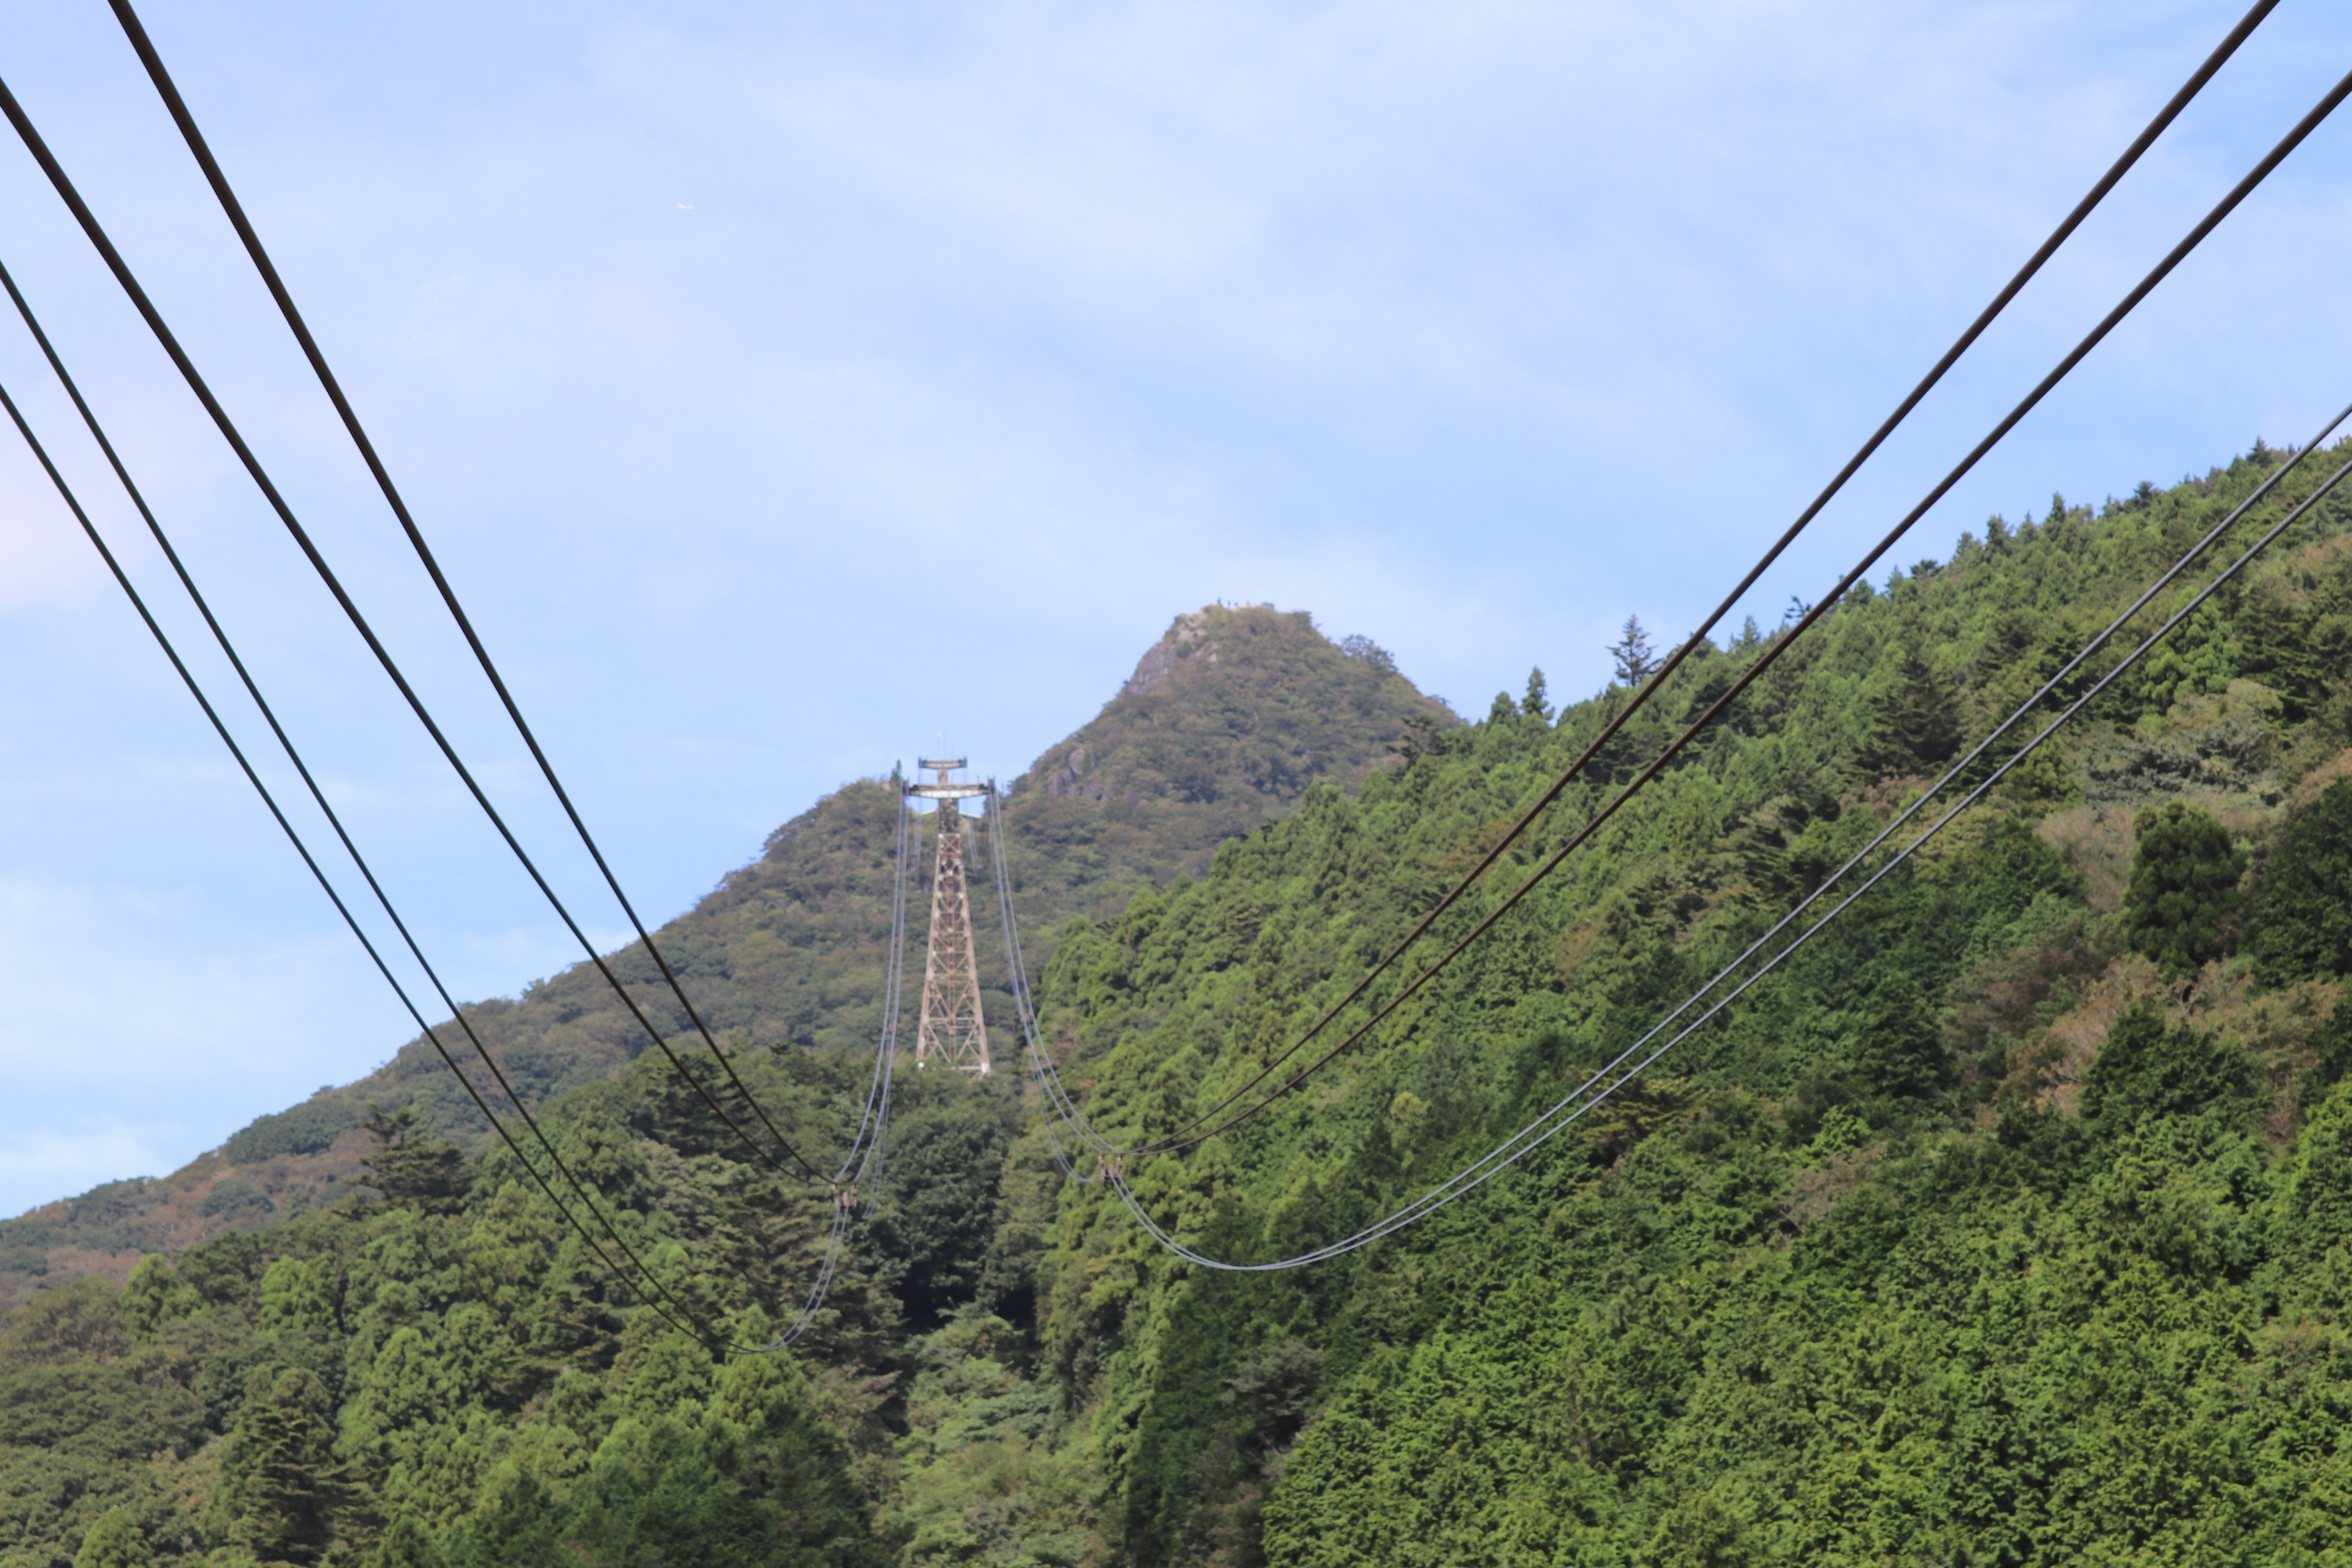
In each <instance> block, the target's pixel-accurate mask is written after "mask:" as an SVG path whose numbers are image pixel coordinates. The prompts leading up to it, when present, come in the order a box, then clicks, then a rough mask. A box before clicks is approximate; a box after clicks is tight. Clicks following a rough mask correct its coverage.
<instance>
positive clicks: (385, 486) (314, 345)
mask: <svg viewBox="0 0 2352 1568" xmlns="http://www.w3.org/2000/svg"><path fill="white" fill-rule="evenodd" d="M111 4H112V5H113V7H114V15H115V18H116V20H117V21H119V22H120V23H121V25H122V30H123V32H124V33H125V34H126V35H127V36H128V37H129V38H130V40H131V47H132V48H133V49H134V50H136V51H137V52H138V55H139V59H140V62H141V63H142V65H144V66H145V67H146V68H147V74H148V76H149V77H150V78H151V79H152V80H153V81H154V84H155V90H156V91H157V92H158V93H159V94H160V95H161V96H162V98H163V103H164V107H165V108H167V109H168V110H170V111H171V114H172V120H173V123H174V124H176V125H177V126H178V127H179V128H180V134H181V135H182V137H183V138H184V139H185V140H186V142H187V143H188V150H189V151H190V152H191V153H194V155H195V160H196V163H197V165H198V166H199V167H200V168H202V169H203V171H204V174H205V180H206V181H207V182H208V183H209V184H211V186H212V188H213V194H214V195H215V196H216V197H218V198H219V201H220V204H221V207H222V210H223V211H224V212H226V214H227V215H228V220H229V223H230V225H231V226H233V227H235V228H236V234H237V237H238V238H239V239H240V240H242V241H244V243H245V248H246V253H247V255H249V256H250V257H251V258H253V264H254V266H255V268H257V270H258V271H259V272H260V274H261V279H262V281H263V282H264V283H265V284H267V285H268V289H269V296H270V298H271V299H273V300H276V301H277V302H278V310H279V312H280V313H281V314H283V315H284V316H285V318H286V324H287V326H288V327H289V328H291V329H292V331H293V333H294V338H295V341H296V342H299V344H300V345H301V348H302V353H303V357H304V358H306V359H308V360H309V361H310V368H311V370H312V371H314V372H315V373H316V374H317V375H318V377H319V384H320V386H322V387H324V388H325V389H326V393H327V397H328V400H329V401H330V402H331V403H332V404H333V405H335V412H336V414H337V415H338V416H341V419H342V422H343V428H344V429H345V430H347V431H349V432H350V434H351V437H352V444H353V445H354V446H356V447H358V448H359V451H360V456H361V458H362V459H364V460H365V462H366V464H367V468H368V472H369V473H371V474H372V475H373V476H374V477H375V482H376V485H377V487H378V488H379V489H382V490H383V498H384V500H386V501H387V502H389V503H390V504H391V507H392V510H393V515H394V517H396V518H398V519H399V520H400V526H401V528H402V530H403V531H404V532H406V534H407V535H408V542H409V543H410V544H411V545H412V546H413V547H414V548H415V551H416V554H417V558H418V559H419V560H420V561H422V562H423V563H424V564H425V572H426V574H428V575H430V576H431V577H432V579H433V585H434V587H435V588H436V589H438V590H439V591H440V595H441V601H442V603H443V604H445V605H447V606H448V609H449V614H450V616H451V617H452V618H453V619H454V620H456V622H457V629H458V630H459V631H460V632H462V633H463V634H464V635H465V638H466V645H467V647H470V648H472V649H473V650H474V658H476V659H477V660H478V662H479V663H480V664H481V667H482V673H483V674H484V675H486V676H488V678H489V682H490V686H491V688H492V689H494V690H495V691H497V693H498V694H499V702H500V703H501V704H503V705H504V706H505V708H506V710H507V717H508V718H509V719H510V720H512V721H513V722H514V727H515V732H516V733H517V734H519V735H520V736H521V737H522V741H523V744H524V745H525V746H527V747H529V748H530V754H531V759H532V760H533V761H534V762H536V763H538V764H539V771H540V773H541V774H543V775H544V776H545V777H546V779H547V784H548V787H549V788H550V789H551V790H552V791H554V793H555V798H556V800H557V801H558V802H560V803H561V804H562V807H563V814H564V816H567V817H569V818H571V821H572V830H573V831H574V832H576V833H577V834H579V836H580V842H581V843H582V844H583V846H585V847H586V848H587V850H588V855H589V858H591V859H593V861H595V863H596V869H597V871H598V872H599V873H600V874H601V875H602V876H603V877H604V885H605V886H606V887H607V888H610V889H612V892H613V897H614V900H615V901H616V902H618V903H619V904H620V906H621V910H622V912H623V913H625V915H627V916H628V918H629V926H630V929H632V930H633V931H635V932H636V934H637V941H638V942H642V943H643V944H644V945H645V950H646V955H647V956H649V957H650V958H652V960H653V961H654V963H655V966H656V968H658V969H659V970H660V971H661V974H662V978H663V980H665V981H666V982H667V983H668V985H669V989H670V994H672V995H674V996H676V997H677V1004H678V1005H679V1006H680V1007H682V1008H684V1009H685V1011H686V1016H687V1017H688V1019H690V1020H692V1022H693V1024H694V1027H695V1031H696V1033H698V1034H699V1035H700V1036H701V1037H702V1039H703V1043H704V1044H705V1045H707V1046H709V1047H710V1054H711V1055H712V1056H714V1057H716V1058H719V1067H720V1068H722V1069H724V1070H725V1072H726V1074H727V1078H728V1081H729V1082H730V1083H731V1084H733V1085H734V1088H735V1092H736V1093H737V1094H739V1095H740V1096H741V1097H742V1100H743V1102H744V1103H745V1104H746V1105H748V1106H750V1107H751V1110H752V1113H753V1114H754V1115H756V1116H757V1117H758V1118H759V1119H760V1121H761V1125H763V1126H764V1127H766V1128H767V1130H768V1133H769V1135H770V1136H771V1137H772V1138H774V1139H775V1141H776V1142H777V1144H778V1145H779V1146H780V1147H781V1148H782V1149H783V1150H784V1152H786V1153H787V1154H790V1155H791V1156H792V1158H793V1160H795V1161H797V1162H799V1163H800V1165H801V1167H802V1169H803V1170H804V1171H806V1172H807V1173H808V1174H810V1175H811V1176H815V1175H816V1171H815V1169H814V1167H812V1166H810V1165H809V1163H808V1162H807V1161H805V1160H802V1159H801V1157H800V1155H799V1154H798V1153H797V1152H793V1147H792V1144H791V1143H790V1142H787V1141H786V1139H785V1137H784V1135H783V1133H782V1132H781V1131H778V1130H777V1128H776V1124H775V1123H774V1122H773V1121H770V1120H769V1117H768V1113H767V1111H766V1110H763V1109H762V1108H761V1105H760V1102H759V1100H757V1099H755V1098H754V1097H753V1096H752V1093H751V1088H750V1086H749V1085H747V1084H745V1083H744V1081H743V1079H742V1078H741V1077H740V1075H739V1074H737V1072H736V1071H735V1064H734V1063H733V1062H731V1061H730V1060H729V1059H728V1058H727V1053H726V1052H724V1051H722V1050H720V1049H719V1042H718V1040H717V1039H716V1038H715V1037H713V1036H712V1034H711V1032H710V1026H709V1025H708V1024H706V1023H705V1022H703V1018H702V1014H701V1012H700V1011H699V1010H698V1008H697V1007H696V1006H695V1005H694V1002H693V1000H692V998H690V997H688V995H687V994H686V986H685V984H683V983H682V982H680V980H679V979H678V977H677V971H676V970H675V969H673V968H671V967H670V962H669V960H668V959H667V957H665V956H664V955H663V953H662V951H661V949H660V948H659V947H658V946H656V944H655V942H654V938H653V933H652V932H651V931H648V930H646V922H645V921H643V920H641V919H639V918H638V916H637V910H636V906H635V904H634V903H632V902H631V901H630V900H629V895H628V894H627V893H626V892H625V891H623V890H622V888H621V882H620V879H619V878H618V877H617V876H615V875H614V872H613V868H612V866H611V865H610V864H609V863H608V862H607V861H606V860H605V858H604V850H603V849H601V848H600V847H597V843H596V840H595V838H594V837H593V835H591V834H590V833H589V831H588V824H587V822H586V820H585V819H584V818H583V817H582V816H581V815H580V810H579V808H578V807H577V806H575V805H572V795H571V794H570V792H569V791H567V790H565V788H564V787H563V781H562V779H561V778H559V777H558V776H557V775H556V772H555V764H554V763H551V762H550V761H549V760H548V755H547V752H545V751H544V750H543V749H542V748H541V746H540V743H539V737H538V736H537V735H535V734H533V733H532V732H531V728H530V724H528V723H526V722H525V721H524V720H523V716H522V709H521V707H520V704H518V703H517V702H516V701H515V699H514V694H513V693H512V692H511V691H509V689H508V688H507V683H506V680H505V679H504V678H503V677H501V676H500V675H499V668H498V666H497V665H496V664H495V663H493V662H492V661H491V658H490V653H489V649H488V647H486V646H485V645H484V643H483V642H482V639H481V637H480V636H479V635H478V633H477V632H476V631H475V630H474V623H473V621H472V620H471V619H470V618H469V617H468V616H467V614H466V610H465V606H464V605H461V604H459V603H458V600H457V590H456V589H454V588H452V587H451V586H450V584H449V579H448V577H447V576H446V574H443V572H442V570H441V563H440V562H439V561H438V560H436V559H435V557H434V554H433V551H432V549H431V547H430V546H429V545H427V544H426V543H425V534H424V532H423V531H421V530H420V529H419V528H418V527H417V526H416V521H415V518H414V517H412V516H410V514H409V510H408V503H407V502H406V501H404V500H402V499H401V494H400V490H399V488H398V487H397V486H395V485H394V483H393V481H392V472H391V470H390V469H389V468H385V467H384V464H383V458H380V457H378V456H377V454H376V449H375V443H374V442H373V441H371V440H370V439H368V434H367V430H366V428H365V427H364V426H362V425H361V423H360V418H359V415H358V413H357V412H356V411H355V410H353V408H352V404H351V399H349V398H348V397H346V396H344V395H343V388H342V384H341V383H340V382H338V381H337V380H336V379H335V373H334V372H333V371H332V370H331V369H330V368H329V367H328V364H327V356H326V355H325V354H324V353H321V352H320V348H319V343H318V340H317V339H316V338H314V337H312V336H311V335H310V325H309V323H308V322H306V321H304V320H303V319H302V312H301V311H300V310H298V309H297V308H296V307H295V304H294V296H293V294H292V293H291V292H289V290H288V289H287V287H286V282H285V279H282V278H280V277H279V276H278V268H277V266H276V264H275V263H273V262H272V261H271V260H270V259H269V253H268V250H266V249H264V248H263V247H262V244H261V237H260V235H259V234H257V233H256V232H255V230H254V226H253V224H252V222H251V221H250V220H249V219H248V218H247V216H246V215H245V207H244V205H243V204H242V203H240V202H239V201H238V200H237V199H236V192H235V191H234V190H232V189H231V188H230V186H229V183H228V176H227V175H226V174H224V173H223V172H222V170H221V166H220V163H219V161H218V160H217V159H215V157H214V156H213V152H212V148H211V146H210V145H209V144H208V143H207V142H205V137H204V132H201V131H200V130H198V129H197V127H196V121H195V116H194V114H192V113H190V112H189V110H188V106H187V103H186V101H185V100H183V99H182V98H181V96H180V89H179V88H178V86H177V85H176V84H175V83H173V80H172V76H171V73H170V72H169V71H167V70H166V69H164V68H163V56H162V55H161V54H159V53H158V52H157V51H156V48H155V45H154V43H153V41H152V39H150V38H149V37H147V29H146V28H145V27H144V26H142V25H141V24H140V21H139V16H138V14H137V13H136V12H134V11H133V10H132V9H131V6H130V5H129V3H128V0H111ZM2271 4H2276V0H2271ZM290 521H291V520H290V519H289V522H290ZM312 564H313V565H316V566H318V568H319V570H320V573H321V574H324V573H325V571H326V568H325V566H324V564H323V563H320V561H319V560H317V559H316V558H315V557H314V558H313V561H312ZM329 585H330V586H333V584H332V583H331V582H330V584H329ZM337 594H338V596H339V597H340V596H341V590H340V589H338V590H337ZM353 614H354V616H356V612H353ZM362 630H363V631H364V628H362ZM371 640H373V639H371ZM451 762H452V763H453V764H454V763H455V762H456V758H455V757H454V756H452V758H451ZM460 771H461V772H462V771H463V770H462V769H461V770H460ZM467 782H468V783H469V784H470V783H471V782H472V781H471V780H468V781H467ZM478 793H479V792H477V794H478ZM485 809H488V803H487V802H485ZM499 831H500V832H501V833H504V832H505V826H504V825H503V824H501V825H500V826H499ZM516 853H517V854H518V855H520V853H521V851H520V849H518V850H517V851H516ZM531 874H532V876H533V877H536V876H537V875H538V872H537V871H536V870H534V871H533V872H532V873H531ZM550 897H552V895H550ZM564 918H565V920H566V921H569V920H570V918H571V917H570V916H568V915H567V916H565V917H564ZM599 967H600V968H601V967H602V964H601V963H600V964H599ZM608 978H609V976H608ZM616 984H617V983H616ZM679 1070H680V1071H681V1072H683V1071H684V1070H685V1069H684V1068H680V1069H679ZM705 1098H706V1099H708V1098H709V1097H708V1096H705ZM712 1105H713V1108H714V1109H716V1107H717V1102H716V1101H715V1100H714V1101H712ZM721 1114H722V1115H723V1114H724V1112H721ZM730 1125H731V1123H730Z"/></svg>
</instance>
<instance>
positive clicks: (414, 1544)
mask: <svg viewBox="0 0 2352 1568" xmlns="http://www.w3.org/2000/svg"><path fill="white" fill-rule="evenodd" d="M445 1563H446V1559H444V1558H443V1557H442V1555H441V1549H440V1548H439V1547H437V1546H436V1545H435V1544H434V1543H433V1532H432V1531H429V1530H427V1529H425V1526H424V1525H422V1524H420V1523H418V1522H417V1520H416V1516H415V1515H414V1514H406V1513H404V1514H402V1515H401V1516H400V1517H399V1518H398V1519H395V1520H394V1521H392V1528H391V1529H390V1530H387V1531H384V1532H383V1541H382V1542H380V1543H379V1544H378V1545H377V1547H376V1551H375V1560H374V1563H373V1568H445Z"/></svg>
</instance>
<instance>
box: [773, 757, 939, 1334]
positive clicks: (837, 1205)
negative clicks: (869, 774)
mask: <svg viewBox="0 0 2352 1568" xmlns="http://www.w3.org/2000/svg"><path fill="white" fill-rule="evenodd" d="M913 816H914V814H913V813H912V812H911V811H909V810H908V805H907V797H906V795H904V794H903V793H901V794H900V795H899V796H898V825H897V826H898V832H897V837H896V838H895V840H894V841H893V844H892V848H891V867H892V869H891V881H890V949H889V952H888V954H887V957H886V958H885V960H884V963H883V973H884V980H883V986H882V1032H881V1037H880V1040H879V1042H878V1044H877V1047H876V1048H875V1057H874V1072H873V1075H872V1077H871V1078H870V1079H868V1081H867V1084H866V1107H865V1110H864V1111H863V1113H862V1114H861V1115H860V1117H859V1121H858V1126H857V1131H856V1134H855V1135H854V1136H853V1137H852V1138H851V1140H850V1147H849V1152H848V1153H847V1154H845V1155H844V1156H843V1158H842V1162H841V1164H840V1166H839V1167H838V1168H837V1169H836V1170H835V1172H834V1176H833V1182H834V1188H835V1192H836V1193H837V1194H840V1195H839V1196H836V1197H835V1200H834V1205H833V1207H834V1214H833V1224H832V1227H831V1230H830V1231H829V1233H828V1235H827V1237H826V1239H825V1253H824V1263H823V1264H822V1266H821V1267H820V1268H819V1270H818V1273H817V1278H816V1281H815V1283H814V1285H812V1286H811V1287H810V1289H809V1295H808V1300H806V1301H804V1302H803V1303H802V1306H801V1310H800V1312H799V1314H798V1316H796V1317H795V1318H794V1319H793V1321H792V1322H791V1324H789V1325H788V1326H787V1327H786V1328H785V1329H784V1330H783V1331H782V1332H780V1333H778V1334H777V1335H776V1337H775V1338H774V1339H773V1340H772V1341H771V1342H769V1343H768V1344H766V1345H763V1346H761V1350H762V1351H773V1350H782V1348H784V1347H785V1346H787V1345H790V1344H793V1343H794V1342H797V1341H799V1339H800V1338H801V1337H802V1336H803V1334H805V1333H807V1332H808V1331H809V1330H810V1329H811V1328H812V1327H814V1325H815V1322H816V1320H817V1314H818V1313H819V1312H821V1311H823V1310H824V1303H825V1300H826V1298H827V1297H828V1296H829V1295H830V1294H831V1293H832V1290H833V1281H834V1279H835V1275H836V1274H837V1273H838V1272H839V1269H840V1266H841V1258H842V1256H843V1253H844V1252H845V1249H846V1247H847V1245H848V1240H849V1233H850V1229H851V1226H852V1223H853V1221H854V1220H855V1219H856V1217H857V1215H858V1214H859V1213H860V1212H861V1204H862V1212H863V1213H864V1214H865V1215H867V1216H868V1217H869V1218H870V1216H871V1215H872V1213H873V1205H874V1200H875V1198H876V1197H877V1195H878V1194H880V1192H881V1190H882V1170H883V1164H882V1159H883V1149H884V1146H885V1144H886V1142H887V1139H888V1134H889V1124H890V1087H891V1083H892V1081H893V1079H894V1077H895V1073H896V1069H897V1067H898V1016H899V994H900V993H901V992H902V991H903V990H904V989H905V984H906V952H907V940H906V938H907V882H908V872H909V868H910V867H911V865H912V863H913V859H914V856H913V853H912V850H911V847H910V843H909V833H910V825H911V823H912V820H913Z"/></svg>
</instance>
